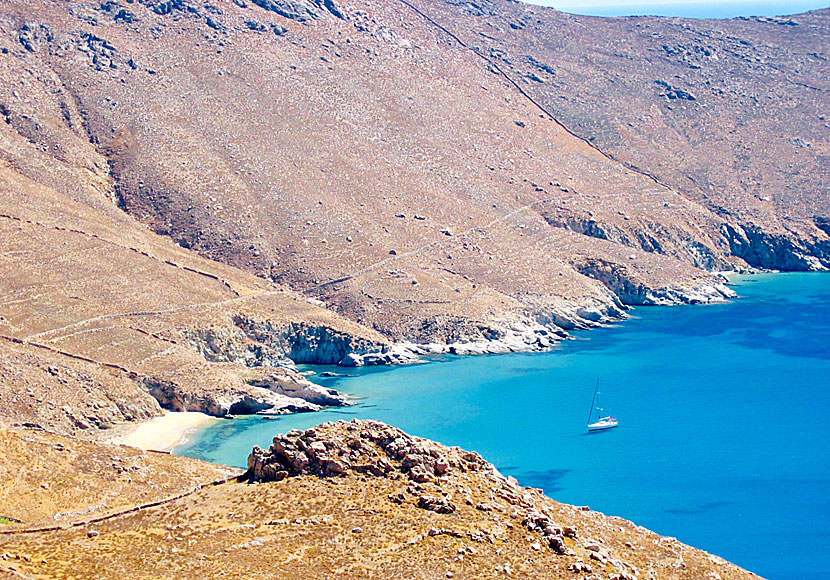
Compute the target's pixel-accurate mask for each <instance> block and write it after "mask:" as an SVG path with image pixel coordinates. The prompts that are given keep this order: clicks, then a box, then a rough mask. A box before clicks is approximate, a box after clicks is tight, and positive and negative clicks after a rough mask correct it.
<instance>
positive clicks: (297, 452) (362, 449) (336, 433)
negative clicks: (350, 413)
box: [248, 419, 496, 483]
mask: <svg viewBox="0 0 830 580" xmlns="http://www.w3.org/2000/svg"><path fill="white" fill-rule="evenodd" d="M453 470H458V471H462V472H463V471H489V472H492V473H496V470H495V468H494V467H493V466H492V465H490V464H489V463H487V462H486V461H484V459H483V458H482V457H481V456H480V455H479V454H478V453H473V452H467V451H463V450H461V449H459V448H457V447H452V448H448V447H444V446H443V445H440V444H438V443H434V442H432V441H429V440H427V439H421V438H420V437H414V436H412V435H408V434H406V433H404V432H403V431H401V430H400V429H398V428H396V427H392V426H390V425H386V424H385V423H381V422H379V421H366V420H357V419H355V420H353V421H351V422H349V423H346V422H345V421H340V422H337V423H323V424H322V425H319V426H317V427H315V428H313V429H308V430H307V431H289V432H288V433H286V434H285V435H277V436H276V437H274V442H273V444H272V445H271V447H270V449H268V450H267V451H265V450H263V449H261V448H260V447H254V449H253V451H252V452H251V455H250V456H249V457H248V477H249V478H250V480H251V481H279V480H282V479H285V478H286V477H292V476H297V475H316V476H319V477H334V476H343V475H346V474H348V472H356V473H364V474H370V475H374V476H377V477H388V478H391V479H398V478H400V477H406V478H408V479H410V480H411V481H413V482H415V483H424V482H427V481H433V480H435V479H436V478H439V477H443V476H445V475H447V474H448V473H450V472H451V471H453Z"/></svg>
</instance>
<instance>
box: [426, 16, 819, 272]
mask: <svg viewBox="0 0 830 580" xmlns="http://www.w3.org/2000/svg"><path fill="white" fill-rule="evenodd" d="M412 5H413V6H415V7H417V9H418V10H420V11H422V13H423V14H424V15H426V16H428V17H429V18H431V19H433V20H434V21H435V22H436V24H438V25H442V26H445V27H446V28H447V30H449V31H450V32H452V33H453V34H455V35H458V38H460V39H461V41H463V42H464V43H465V44H467V45H468V46H469V47H470V49H471V50H473V51H475V52H476V53H477V54H479V55H481V56H483V57H484V58H486V59H488V60H490V61H491V63H492V66H493V67H494V68H495V69H496V70H498V72H499V73H501V74H505V75H506V76H507V77H508V78H509V79H510V80H511V81H512V82H514V83H516V85H517V86H518V87H520V89H521V90H522V91H523V92H525V93H526V94H527V95H528V96H529V97H530V98H532V99H533V100H534V102H536V103H538V104H539V106H540V109H542V110H544V111H546V112H547V113H549V114H550V115H552V116H554V117H555V118H556V119H557V120H558V121H560V122H561V123H562V124H564V125H565V126H566V127H567V128H568V129H569V130H571V131H572V132H573V133H574V134H575V135H578V136H579V137H580V138H582V139H585V140H586V141H588V142H590V143H591V144H593V145H594V146H596V147H597V148H598V149H600V150H602V151H603V152H604V153H605V154H607V155H609V156H610V157H612V158H613V159H617V160H619V161H621V162H622V163H624V164H625V165H626V166H629V167H635V168H637V169H638V170H639V171H642V172H643V173H646V174H648V175H651V176H653V177H654V178H655V179H656V180H657V181H659V182H660V183H663V184H666V185H667V186H669V187H671V188H672V189H673V190H675V191H677V192H679V193H680V194H681V195H683V196H684V197H685V198H687V199H689V200H691V201H694V202H696V203H699V204H701V205H702V206H704V207H706V208H707V209H708V210H710V211H712V212H713V213H714V214H716V215H717V216H719V217H720V218H721V219H722V220H723V224H722V225H721V234H722V236H723V239H725V240H726V241H727V243H728V246H729V252H730V253H732V254H733V255H735V256H738V257H741V258H743V259H744V260H746V261H747V262H748V263H750V264H752V265H755V266H761V267H766V268H780V269H788V270H803V269H813V268H821V267H827V265H828V251H830V244H828V241H827V236H826V235H824V234H826V233H827V230H828V223H830V222H828V216H830V169H828V155H830V144H829V143H828V129H830V118H828V117H827V115H828V111H827V103H828V99H827V92H828V89H830V85H828V82H827V74H826V71H827V59H828V56H830V55H828V54H827V46H828V41H829V40H830V10H817V11H813V12H810V13H807V14H799V15H794V16H788V17H780V18H766V17H760V18H738V19H733V20H695V19H681V18H647V17H637V18H593V17H586V16H573V15H570V14H565V13H561V12H557V11H555V10H548V9H543V8H538V7H534V6H528V5H525V4H517V3H510V2H507V1H501V0H494V1H489V0H484V1H483V2H477V3H457V2H448V1H439V2H422V1H420V0H413V2H412ZM633 245H635V246H637V245H641V240H640V241H638V240H633Z"/></svg>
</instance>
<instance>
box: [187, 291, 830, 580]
mask: <svg viewBox="0 0 830 580" xmlns="http://www.w3.org/2000/svg"><path fill="white" fill-rule="evenodd" d="M737 290H738V292H739V293H740V295H741V296H742V299H740V300H737V301H734V302H732V303H730V304H724V305H709V306H688V307H686V306H684V307H655V308H639V309H637V310H635V311H633V312H632V314H633V318H632V319H631V320H628V321H626V322H624V323H622V324H619V325H617V326H614V327H610V328H602V329H596V330H591V331H588V332H584V333H581V334H579V335H578V336H577V339H576V340H572V341H566V342H564V343H562V344H561V345H560V346H559V347H557V349H556V350H555V351H553V352H551V353H543V354H514V355H495V356H478V357H443V358H439V359H436V360H434V361H433V362H430V363H428V364H421V365H413V366H407V367H398V368H394V369H389V368H368V369H359V370H355V371H352V370H348V371H347V370H345V369H337V368H332V369H326V368H320V367H317V368H316V369H315V370H317V371H318V372H319V371H322V370H334V371H336V372H341V373H342V372H354V374H357V375H359V376H355V377H345V378H334V379H317V380H318V381H319V382H320V383H323V384H326V385H331V386H333V387H336V388H338V389H340V390H343V391H345V392H347V393H350V394H352V395H355V396H357V397H360V401H359V405H356V406H354V407H348V408H341V409H331V410H327V411H323V412H321V413H311V414H304V415H294V416H288V417H283V418H280V419H278V420H276V421H268V420H263V419H261V418H246V419H241V420H234V421H225V422H221V423H219V424H218V425H216V426H215V427H211V428H209V429H208V430H206V431H205V432H204V433H202V434H201V436H200V437H199V438H198V439H197V440H196V441H195V442H194V444H192V445H190V446H188V447H187V448H183V449H179V450H178V452H179V453H182V454H184V455H190V456H194V457H199V458H203V459H208V460H210V461H216V462H221V463H228V464H233V465H239V466H244V464H245V462H246V459H247V455H248V453H249V452H250V449H251V447H252V446H253V445H260V446H262V447H267V446H268V445H269V444H270V440H271V438H272V437H273V435H274V434H275V433H277V432H284V431H287V430H289V429H293V428H307V427H310V426H312V425H315V424H317V423H320V422H323V421H330V420H338V419H351V418H353V417H360V418H372V419H380V420H382V421H386V422H388V423H392V424H394V425H397V426H399V427H401V428H402V429H404V430H406V431H408V432H410V433H413V434H416V435H420V436H424V437H429V438H431V439H435V440H438V441H441V442H442V443H445V444H448V445H460V446H462V447H464V448H466V449H472V450H476V451H478V452H480V453H482V454H483V455H484V457H486V458H487V459H488V460H490V461H491V462H493V463H494V464H495V465H496V466H497V467H498V468H499V469H500V470H501V471H502V472H503V473H505V474H509V475H513V476H515V477H516V478H517V479H518V480H519V481H520V482H521V483H522V484H524V485H528V486H534V487H541V488H543V489H544V490H545V491H546V492H547V494H548V495H550V496H552V497H553V498H555V499H557V500H560V501H564V502H568V503H573V504H579V505H590V506H591V507H592V508H593V509H597V510H600V511H603V512H605V513H608V514H613V515H620V516H623V517H625V518H627V519H630V520H633V521H635V522H636V523H638V524H641V525H643V526H646V527H648V528H651V529H653V530H655V531H657V532H659V533H662V534H665V535H670V536H676V537H677V538H679V539H680V540H681V541H683V542H686V543H688V544H691V545H694V546H697V547H700V548H703V549H705V550H708V551H710V552H713V553H715V554H718V555H720V556H723V557H724V558H726V559H728V560H731V561H733V562H736V563H738V564H740V565H742V566H744V567H746V568H748V569H750V570H752V571H754V572H757V573H759V574H761V575H762V576H766V577H767V578H770V579H771V580H785V579H786V580H790V579H791V580H796V579H798V580H818V579H819V578H822V579H823V578H827V565H828V562H830V454H828V440H830V439H829V436H830V419H829V418H830V396H829V395H828V376H830V275H821V274H812V275H811V274H780V275H764V276H758V277H752V278H747V279H743V282H742V283H741V284H740V285H739V286H738V287H737ZM598 378H599V379H600V381H601V383H600V392H601V402H602V405H603V407H604V408H605V409H606V410H607V411H608V412H610V413H611V414H613V415H614V416H615V417H617V418H618V419H619V420H620V426H619V427H618V428H616V429H613V430H610V431H605V432H600V433H593V434H590V435H589V434H587V433H586V429H585V424H586V418H587V414H588V410H589V406H590V402H591V396H592V394H593V390H594V385H595V383H596V380H597V379H598Z"/></svg>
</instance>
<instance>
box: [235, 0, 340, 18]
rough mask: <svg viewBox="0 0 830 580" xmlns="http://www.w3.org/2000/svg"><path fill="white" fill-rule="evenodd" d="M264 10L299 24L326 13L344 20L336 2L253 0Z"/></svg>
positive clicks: (332, 0)
mask: <svg viewBox="0 0 830 580" xmlns="http://www.w3.org/2000/svg"><path fill="white" fill-rule="evenodd" d="M251 2H253V3H254V4H256V5H257V6H259V7H260V8H262V9H264V10H268V11H270V12H274V13H276V14H279V15H280V16H283V17H285V18H288V19H290V20H296V21H297V22H306V21H307V20H312V19H315V18H321V17H323V16H324V15H325V14H326V13H328V14H331V15H332V16H336V17H337V18H341V19H342V18H344V16H343V12H342V11H341V9H340V7H339V6H338V5H337V4H336V3H335V2H334V0H312V1H309V0H251Z"/></svg>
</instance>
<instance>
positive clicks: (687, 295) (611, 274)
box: [574, 259, 737, 306]
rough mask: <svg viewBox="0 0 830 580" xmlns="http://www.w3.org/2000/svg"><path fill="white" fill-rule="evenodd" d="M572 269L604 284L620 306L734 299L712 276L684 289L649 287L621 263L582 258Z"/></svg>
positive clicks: (723, 283)
mask: <svg viewBox="0 0 830 580" xmlns="http://www.w3.org/2000/svg"><path fill="white" fill-rule="evenodd" d="M574 266H575V267H576V268H577V270H578V271H580V272H581V273H582V274H584V275H586V276H589V277H591V278H594V279H595V280H599V281H600V282H602V283H603V284H605V286H606V287H607V288H608V289H609V290H611V291H612V292H613V293H614V294H615V295H616V296H617V297H618V298H619V299H620V301H621V302H622V303H623V304H626V305H629V306H670V305H676V304H709V303H712V302H723V301H725V300H727V299H729V298H734V297H736V296H737V294H736V293H735V292H734V291H733V290H731V289H730V288H729V287H728V286H726V284H727V282H728V279H726V278H725V277H723V276H712V278H711V279H710V280H708V281H694V282H692V283H690V284H688V285H684V286H676V287H672V288H665V287H664V288H652V287H650V286H648V285H646V284H645V283H644V282H642V281H640V280H639V279H638V277H637V274H636V273H635V272H633V271H631V270H630V269H629V268H627V267H626V266H625V265H624V264H612V263H609V262H606V261H604V260H599V259H585V260H581V261H575V262H574Z"/></svg>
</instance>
